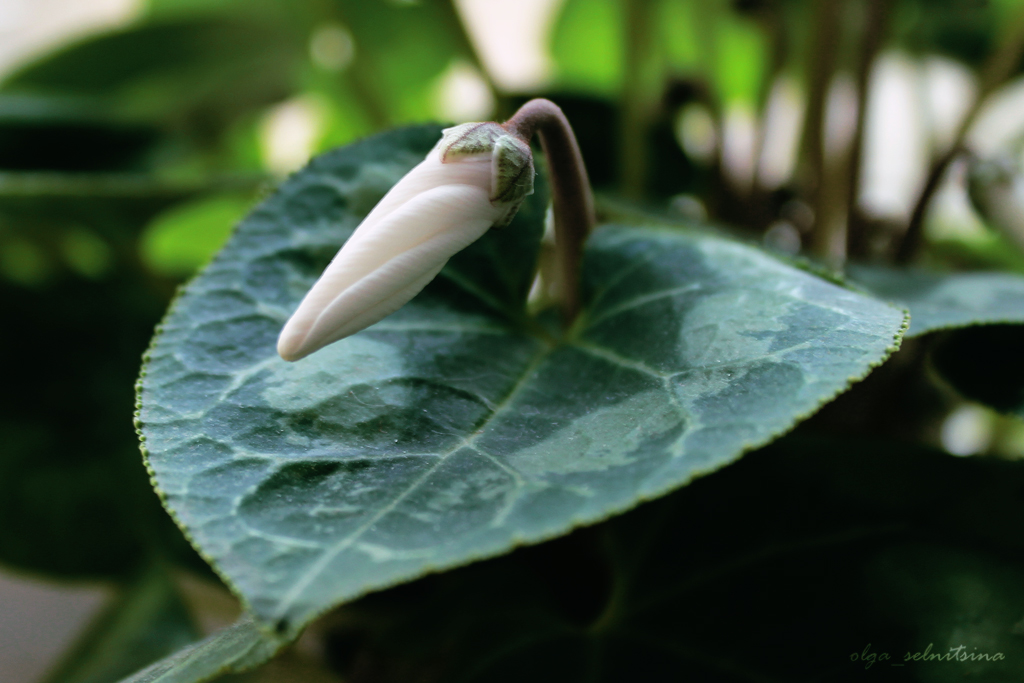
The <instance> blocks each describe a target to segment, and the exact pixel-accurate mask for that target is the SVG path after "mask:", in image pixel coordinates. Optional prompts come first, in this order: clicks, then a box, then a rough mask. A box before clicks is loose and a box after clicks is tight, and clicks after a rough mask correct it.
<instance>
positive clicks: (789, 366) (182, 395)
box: [139, 127, 903, 633]
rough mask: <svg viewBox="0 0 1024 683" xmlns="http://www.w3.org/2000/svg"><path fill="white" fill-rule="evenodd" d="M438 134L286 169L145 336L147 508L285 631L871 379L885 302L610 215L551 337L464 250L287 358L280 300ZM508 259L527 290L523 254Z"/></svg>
mask: <svg viewBox="0 0 1024 683" xmlns="http://www.w3.org/2000/svg"><path fill="white" fill-rule="evenodd" d="M438 136H439V130H438V129H437V128H435V127H426V128H411V129H405V130H400V131H396V132H392V133H387V134H382V135H379V136H377V137H374V138H371V139H369V140H366V141H364V142H361V143H358V144H356V145H353V146H351V147H348V148H346V149H343V150H339V151H337V152H334V153H331V154H328V155H324V156H322V157H320V158H318V159H317V160H315V161H314V162H313V163H312V164H311V165H310V166H309V167H308V168H307V169H305V170H304V171H302V172H300V173H298V174H297V175H296V176H294V177H293V178H291V179H290V180H289V181H288V182H287V183H285V184H284V185H283V186H282V187H281V189H280V190H279V191H278V193H277V194H276V195H275V196H274V197H273V198H271V199H270V200H268V201H267V202H266V203H264V204H263V205H262V206H261V207H259V208H258V209H257V210H256V211H255V212H254V213H253V214H252V215H251V216H250V217H249V218H248V219H247V220H246V221H245V222H243V224H242V225H241V226H240V228H239V229H238V231H237V232H236V233H235V235H234V236H233V237H232V239H231V241H230V242H229V244H228V246H227V247H226V248H225V250H224V251H222V252H221V254H220V255H219V256H218V257H217V258H216V259H215V261H214V262H213V263H212V264H211V265H210V267H209V268H208V269H207V270H206V271H205V272H204V274H203V275H202V276H201V277H200V278H199V279H197V280H196V281H194V282H193V283H192V284H191V285H190V286H189V288H188V289H187V291H186V292H185V293H184V294H183V296H182V297H181V298H180V299H179V300H178V302H177V303H176V304H175V305H174V307H173V309H172V311H171V313H170V314H169V315H168V317H167V319H166V320H165V321H164V323H163V325H162V327H161V332H160V334H159V335H158V337H157V338H156V340H155V342H154V345H153V347H152V349H151V351H150V353H149V354H148V360H147V363H146V366H145V369H144V373H143V377H142V380H141V384H140V395H139V396H140V401H141V404H140V405H141V408H140V412H139V425H140V429H141V433H142V435H143V437H144V439H145V449H146V451H147V459H148V463H149V467H150V468H151V470H152V472H153V474H154V476H155V478H156V479H155V480H156V483H157V486H158V487H159V489H160V491H161V492H162V494H163V496H164V498H165V503H166V505H167V507H168V508H169V509H170V510H171V511H172V512H173V514H174V515H175V516H176V518H177V519H178V521H179V523H180V524H181V525H182V526H183V527H184V528H185V529H186V530H187V533H188V534H189V535H190V537H191V539H192V540H193V542H194V543H195V544H196V545H197V547H199V548H200V549H201V551H202V552H203V553H204V555H205V556H206V557H207V558H208V559H209V560H210V561H211V562H213V563H214V566H215V567H216V568H217V570H218V571H219V572H220V573H221V575H222V576H223V577H225V578H226V579H227V580H228V581H229V582H230V583H231V584H232V585H234V586H235V588H236V589H237V590H238V592H239V593H240V594H241V595H242V596H243V597H244V598H245V599H246V601H247V602H248V604H249V606H250V607H251V608H252V609H253V611H254V614H256V615H257V616H258V617H259V618H261V619H263V620H266V621H268V622H271V623H273V624H274V628H275V629H276V630H277V631H278V632H280V633H294V632H295V631H296V630H297V629H298V628H301V627H302V625H304V624H305V623H307V622H308V621H309V620H310V619H311V618H313V617H314V616H315V615H317V614H319V613H321V612H323V611H324V610H326V609H328V608H330V607H331V606H333V605H335V604H337V603H339V602H341V601H343V600H346V599H350V598H352V597H355V596H357V595H359V594H361V593H364V592H367V591H369V590H372V589H375V588H381V587H384V586H387V585H390V584H393V583H396V582H398V581H403V580H408V579H410V578H413V577H415V576H418V575H420V574H422V573H424V572H425V571H429V570H432V569H438V568H442V567H450V566H453V565H456V564H462V563H466V562H468V561H471V560H473V559H477V558H480V557H484V556H488V555H494V554H497V553H501V552H504V551H507V550H508V549H510V548H511V547H513V546H514V545H516V544H520V543H523V542H536V541H539V540H543V539H545V538H550V537H552V536H557V535H560V534H564V533H566V532H567V531H568V530H569V529H571V528H572V527H573V526H577V525H579V524H583V523H587V522H593V521H597V520H599V519H602V518H605V517H607V516H609V515H611V514H614V513H616V512H620V511H623V510H625V509H628V508H629V507H632V506H634V505H635V504H637V503H638V502H639V501H641V500H644V499H648V498H652V497H656V496H659V495H662V494H664V493H666V492H667V491H669V490H671V489H673V488H676V487H678V486H680V485H682V484H684V483H686V482H687V481H689V480H690V479H692V478H693V477H694V476H696V475H698V474H702V473H706V472H709V471H712V470H714V469H717V468H718V467H721V466H722V465H724V464H726V463H728V462H731V461H732V460H734V459H736V458H737V457H738V456H739V455H740V454H741V453H742V452H744V451H745V450H748V449H750V448H753V447H756V446H758V445H760V444H763V443H765V442H767V441H769V440H771V439H772V438H773V437H775V436H777V435H778V434H780V433H782V432H784V431H785V430H787V429H789V428H790V427H792V425H793V424H794V423H795V422H796V421H798V420H799V419H801V418H803V417H806V416H807V415H809V414H811V413H813V412H814V411H815V410H816V409H817V408H818V407H819V406H820V405H821V404H822V403H824V402H826V401H828V400H830V399H831V398H833V397H834V396H835V395H836V394H837V393H839V392H841V391H843V390H844V389H845V388H846V387H847V386H848V385H849V384H850V382H851V381H853V380H855V379H857V378H859V377H861V376H863V375H864V374H866V373H867V372H868V371H869V370H870V369H871V368H872V367H873V366H874V365H876V364H878V363H880V362H881V361H882V360H883V359H884V358H885V357H886V356H887V355H888V354H889V353H890V351H891V350H892V349H893V347H894V345H895V344H896V343H897V342H898V339H899V335H900V333H901V330H902V324H903V315H902V313H901V312H900V311H898V310H897V309H894V308H891V307H889V306H886V305H884V304H881V303H879V302H877V301H874V300H872V299H870V298H867V297H863V296H861V295H859V294H855V293H852V292H849V291H847V290H844V289H842V288H839V287H836V286H834V285H831V284H829V283H826V282H824V281H822V280H819V279H817V278H815V277H813V276H810V275H808V274H806V273H804V272H801V271H798V270H795V269H792V268H790V267H788V266H785V265H783V264H781V263H779V262H777V261H775V260H774V259H772V258H771V257H768V256H766V255H764V254H762V253H761V252H759V251H756V250H753V249H750V248H748V247H744V246H741V245H738V244H735V243H732V242H729V241H726V240H723V239H719V238H712V237H703V236H695V235H689V234H686V233H682V232H679V231H673V230H658V229H638V228H626V227H611V226H609V227H605V228H602V229H601V230H599V231H598V232H597V233H596V234H594V235H593V236H592V237H591V239H590V242H589V246H588V251H587V255H586V259H585V260H586V266H585V276H584V290H585V293H586V297H587V299H588V300H589V301H590V306H589V308H588V310H587V312H586V313H585V314H584V317H583V319H582V321H581V323H580V324H579V326H578V329H577V331H576V333H575V334H574V335H573V336H571V337H570V338H568V339H566V340H563V341H555V339H554V338H553V337H552V335H551V334H550V333H548V332H546V331H545V330H544V329H543V327H542V325H541V323H539V322H536V321H529V320H527V319H526V318H525V317H524V315H523V313H522V305H523V303H524V302H523V301H522V300H521V299H520V300H519V301H518V302H517V305H518V310H517V309H515V308H512V307H511V302H510V301H509V299H508V297H507V295H506V292H507V291H508V290H507V289H506V288H504V287H501V286H498V284H497V283H495V282H493V281H491V280H489V279H485V278H483V277H478V276H477V275H475V274H473V273H469V272H467V271H466V270H464V268H463V264H462V262H461V259H463V258H467V257H466V256H465V255H460V257H459V258H457V259H453V262H452V265H451V267H450V268H447V269H446V270H445V271H444V272H443V273H442V277H440V278H438V279H437V280H435V282H434V283H433V284H432V285H431V286H429V287H428V288H427V289H426V290H425V291H424V293H423V294H422V295H421V296H419V297H417V298H416V299H415V300H414V301H413V302H412V303H411V304H410V305H408V306H406V307H405V308H404V309H402V310H401V311H400V312H399V313H397V314H396V315H394V316H392V317H390V318H389V319H388V320H386V321H383V322H381V323H380V324H378V325H376V326H374V327H373V328H372V329H369V330H366V331H364V332H363V333H360V334H358V335H355V336H353V337H351V338H349V339H347V340H345V341H343V342H341V343H339V344H335V345H333V346H331V347H329V348H328V349H326V350H325V351H324V352H322V353H319V354H317V355H315V356H313V357H311V358H309V359H308V360H305V361H303V362H300V363H296V364H286V363H284V362H283V361H280V359H278V358H277V356H276V353H275V351H274V344H275V341H276V337H277V333H278V331H279V329H280V326H281V324H282V323H283V322H284V320H285V318H286V317H287V315H288V313H289V312H290V311H291V310H292V308H294V306H295V305H296V304H297V303H298V301H299V299H300V298H301V297H302V295H303V294H304V293H305V292H306V290H307V289H308V287H309V286H310V284H311V283H312V281H313V279H314V278H315V277H316V276H317V275H318V274H319V273H320V271H321V269H322V268H323V266H324V265H326V263H327V261H328V260H329V259H330V257H331V256H333V254H334V253H335V251H336V250H337V248H338V247H339V246H340V244H341V242H342V241H343V240H344V238H345V236H346V234H347V233H348V231H349V230H351V229H353V228H354V227H355V226H356V224H357V223H358V221H359V219H360V217H361V216H363V215H365V213H366V212H368V210H369V209H370V208H371V207H372V206H373V204H374V203H375V202H376V201H377V199H378V198H379V197H380V196H381V195H382V194H383V193H384V192H385V191H386V189H387V188H388V187H390V185H391V184H392V183H393V182H394V181H395V180H396V179H397V178H398V177H399V176H400V175H401V174H402V173H403V172H404V171H406V170H408V169H409V168H411V166H412V165H413V164H414V163H416V162H417V161H418V160H419V159H421V158H422V156H423V154H425V153H426V151H427V150H428V149H429V148H430V147H431V146H432V145H433V143H434V141H435V140H436V139H437V138H438ZM531 199H532V200H533V201H537V197H536V196H534V197H532V198H531ZM540 215H541V211H540V210H539V206H538V208H537V209H533V210H530V211H525V212H523V213H522V214H521V215H520V216H519V217H518V218H517V220H516V222H515V223H513V224H512V225H511V226H509V227H508V228H506V229H504V230H502V231H492V232H491V233H490V234H489V235H488V236H486V237H485V238H484V239H483V240H482V244H481V245H480V246H478V247H476V248H477V249H478V250H480V252H482V253H486V254H492V255H493V256H494V258H498V259H499V260H501V259H504V258H505V253H507V252H506V250H505V249H501V250H497V249H494V248H491V247H488V245H487V242H488V241H489V240H492V239H521V240H523V242H524V244H525V245H529V244H531V242H532V241H533V240H536V238H537V236H538V234H539V229H540V228H539V222H540V221H539V218H540ZM534 244H535V243H534ZM530 248H536V247H535V246H533V247H528V246H524V247H523V248H522V253H524V254H527V253H529V249H530ZM471 256H472V255H471ZM510 265H511V271H512V272H513V273H515V272H516V271H518V272H519V275H517V276H516V277H515V280H516V281H518V282H520V283H522V282H525V281H526V280H525V279H523V278H524V276H526V275H527V274H528V273H531V272H532V269H533V260H532V259H527V260H524V261H522V262H518V263H516V262H512V263H511V264H510ZM506 267H508V266H506ZM520 292H521V288H520Z"/></svg>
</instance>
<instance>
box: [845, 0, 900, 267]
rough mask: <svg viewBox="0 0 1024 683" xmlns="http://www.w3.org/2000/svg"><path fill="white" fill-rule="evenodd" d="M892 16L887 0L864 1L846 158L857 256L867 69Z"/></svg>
mask: <svg viewBox="0 0 1024 683" xmlns="http://www.w3.org/2000/svg"><path fill="white" fill-rule="evenodd" d="M891 16H892V7H891V0H867V13H866V16H865V17H864V36H863V39H862V40H861V44H860V54H859V55H858V56H857V75H856V78H857V83H856V88H857V124H856V128H855V129H854V133H853V142H852V144H851V145H850V150H851V151H850V160H849V163H848V164H847V169H846V170H847V174H848V175H847V179H846V209H847V213H846V252H847V254H850V255H851V256H858V255H860V254H862V253H863V252H864V250H865V245H864V244H863V239H864V235H863V225H862V223H861V220H860V213H859V212H858V211H857V200H858V198H859V197H860V176H861V173H862V169H863V162H864V131H865V129H866V122H867V110H868V86H869V84H870V79H871V71H872V69H873V68H874V65H875V62H876V61H877V60H878V54H879V53H880V52H881V50H882V44H883V43H884V42H885V37H886V35H887V34H888V32H889V19H890V18H891Z"/></svg>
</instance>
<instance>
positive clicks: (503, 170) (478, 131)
mask: <svg viewBox="0 0 1024 683" xmlns="http://www.w3.org/2000/svg"><path fill="white" fill-rule="evenodd" d="M438 152H439V154H440V157H441V163H450V162H455V161H459V160H462V159H466V158H468V157H475V156H484V155H486V156H489V157H490V159H491V196H490V200H491V203H492V204H494V205H495V206H500V205H507V207H508V209H507V210H506V211H505V213H504V214H502V216H501V218H499V219H498V220H497V221H496V222H495V224H494V227H499V228H500V227H503V226H506V225H508V224H509V223H511V222H512V219H513V218H514V217H515V215H516V212H517V211H518V210H519V206H520V205H521V204H522V203H523V200H524V199H526V197H528V196H529V195H531V194H533V178H534V168H533V152H532V151H531V150H530V145H529V144H527V143H526V142H524V141H523V140H520V139H519V138H517V137H515V136H514V135H509V134H508V132H506V131H505V129H504V128H502V127H501V126H500V125H498V124H497V123H464V124H462V125H459V126H455V127H453V128H447V129H445V130H444V133H443V137H442V138H441V141H440V142H438Z"/></svg>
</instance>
